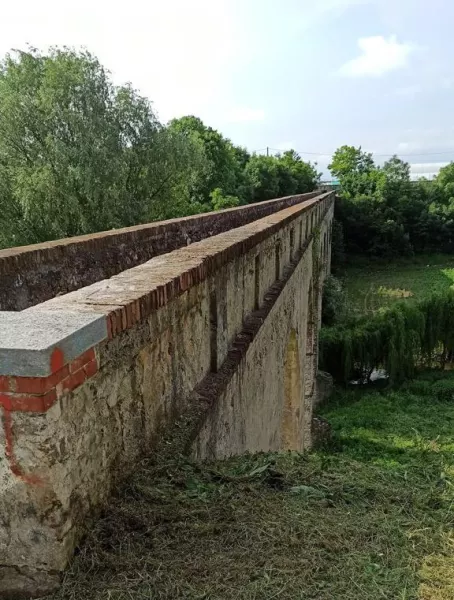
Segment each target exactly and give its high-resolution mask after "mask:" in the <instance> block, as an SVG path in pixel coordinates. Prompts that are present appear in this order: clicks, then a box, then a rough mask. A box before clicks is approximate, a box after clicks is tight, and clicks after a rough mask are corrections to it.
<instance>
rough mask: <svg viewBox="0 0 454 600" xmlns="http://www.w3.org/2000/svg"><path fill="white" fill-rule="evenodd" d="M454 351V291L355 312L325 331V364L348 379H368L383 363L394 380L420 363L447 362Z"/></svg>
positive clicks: (322, 345)
mask: <svg viewBox="0 0 454 600" xmlns="http://www.w3.org/2000/svg"><path fill="white" fill-rule="evenodd" d="M453 350H454V290H448V291H447V292H444V293H443V294H435V295H433V296H432V297H430V298H429V299H426V300H423V301H421V302H414V303H412V304H407V303H396V304H394V305H393V306H391V308H389V309H384V310H381V311H379V312H377V313H375V314H373V315H372V316H369V315H368V316H364V317H359V318H355V317H352V318H351V319H350V320H347V321H345V322H343V323H341V324H340V325H335V326H334V327H326V328H323V329H322V330H321V333H320V361H321V365H322V367H323V368H324V369H325V370H327V371H328V372H329V373H331V374H332V375H333V377H335V379H337V380H338V381H344V382H347V381H349V380H350V379H353V378H355V377H356V378H360V379H364V378H366V379H367V378H368V377H369V376H370V374H371V373H372V371H373V370H374V369H379V368H384V369H385V370H386V371H387V373H388V374H389V376H390V379H391V380H392V381H393V380H404V379H406V378H411V377H413V376H414V374H415V372H416V368H417V367H419V366H422V365H428V366H432V365H433V364H437V365H439V366H444V364H445V362H446V360H447V358H448V357H450V356H451V355H452V353H453Z"/></svg>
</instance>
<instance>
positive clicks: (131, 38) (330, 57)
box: [0, 0, 454, 179]
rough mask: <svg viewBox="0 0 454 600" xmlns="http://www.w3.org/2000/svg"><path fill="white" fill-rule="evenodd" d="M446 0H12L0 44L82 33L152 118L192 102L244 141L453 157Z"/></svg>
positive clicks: (195, 110)
mask: <svg viewBox="0 0 454 600" xmlns="http://www.w3.org/2000/svg"><path fill="white" fill-rule="evenodd" d="M453 21H454V2H453V1H452V0H431V1H430V2H427V0H148V1H145V0H128V1H127V2H118V1H117V2H112V0H110V1H107V0H90V1H88V0H77V2H74V0H71V1H67V0H39V2H37V1H36V0H15V2H8V3H6V2H5V1H4V2H3V3H2V10H1V18H0V55H2V56H3V55H4V54H5V53H7V52H8V51H10V50H11V49H14V48H16V49H25V48H26V47H27V45H28V44H30V45H31V46H34V47H36V48H39V49H40V50H46V48H48V47H49V46H52V45H58V46H62V45H66V46H70V47H75V48H79V47H84V48H86V49H88V50H90V51H91V52H92V53H93V54H95V55H96V56H97V57H98V58H99V60H100V61H101V62H102V63H103V65H104V66H105V67H106V68H107V69H109V71H110V72H111V74H112V78H113V80H114V82H115V83H117V84H122V83H125V82H131V83H132V85H133V86H134V87H135V88H136V89H138V90H139V91H140V93H142V94H143V95H145V96H147V97H148V98H150V99H151V100H152V101H153V104H154V108H155V110H156V112H157V113H158V115H159V117H160V119H161V120H162V121H164V122H165V121H167V120H169V119H171V118H174V117H180V116H183V115H188V114H194V115H196V116H198V117H200V118H201V119H202V120H203V121H204V122H205V123H206V124H207V125H211V126H212V127H215V128H216V129H219V130H220V131H221V132H222V133H223V134H224V135H226V136H227V137H229V138H230V139H231V140H232V141H233V142H234V143H235V144H238V145H242V146H245V147H247V148H248V149H249V150H250V151H261V152H264V150H265V149H266V147H269V148H270V149H271V150H270V152H276V151H277V150H287V149H289V148H293V149H295V150H297V151H298V152H299V153H300V154H301V156H302V157H303V158H304V159H305V160H311V161H312V162H317V165H318V167H319V170H320V171H322V172H323V174H324V178H326V179H327V178H329V174H328V172H327V165H328V164H329V161H330V158H331V155H332V153H333V152H334V150H335V149H336V148H338V147H339V146H341V145H343V144H351V145H355V146H359V145H360V146H362V148H363V149H364V150H367V151H370V152H373V153H374V156H375V158H376V161H377V163H382V162H383V161H385V160H386V159H387V158H389V157H390V156H391V155H392V154H398V155H399V156H401V157H402V158H404V159H405V160H407V161H408V162H409V163H410V164H411V165H412V174H413V175H414V176H417V175H418V174H425V175H426V176H431V175H432V174H433V173H436V172H437V171H438V169H439V168H440V166H443V165H444V164H446V163H447V162H449V161H451V160H454V120H453V119H452V118H450V117H451V115H452V112H453V108H452V107H453V102H452V99H453V96H454V61H453V60H452V57H453V55H454V36H452V31H451V30H452V23H453Z"/></svg>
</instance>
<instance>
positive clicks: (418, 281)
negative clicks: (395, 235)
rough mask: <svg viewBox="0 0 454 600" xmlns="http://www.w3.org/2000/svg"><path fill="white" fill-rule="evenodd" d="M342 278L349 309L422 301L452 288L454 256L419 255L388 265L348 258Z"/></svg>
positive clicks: (365, 310) (359, 311) (370, 309)
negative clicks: (433, 294) (349, 262)
mask: <svg viewBox="0 0 454 600" xmlns="http://www.w3.org/2000/svg"><path fill="white" fill-rule="evenodd" d="M342 278H343V279H344V281H345V286H346V290H347V294H348V304H349V308H351V309H352V310H353V311H355V312H356V314H367V313H371V312H374V311H376V310H378V309H379V308H381V307H386V306H389V305H390V304H392V303H393V302H396V301H399V302H413V301H414V300H423V299H424V298H427V297H428V296H430V295H431V294H432V293H434V292H441V291H443V290H446V289H449V288H450V287H454V256H451V255H430V256H419V257H416V258H414V259H401V260H396V261H393V262H392V263H388V264H386V263H383V262H375V263H374V262H372V263H371V262H369V263H367V264H365V263H362V262H361V261H356V260H354V261H353V260H352V261H351V264H350V266H347V267H346V268H345V272H344V273H343V277H342Z"/></svg>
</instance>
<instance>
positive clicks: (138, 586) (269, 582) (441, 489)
mask: <svg viewBox="0 0 454 600" xmlns="http://www.w3.org/2000/svg"><path fill="white" fill-rule="evenodd" d="M440 382H445V383H441V384H440ZM446 382H448V383H446ZM324 416H325V417H326V418H328V419H329V421H330V422H331V424H332V427H333V430H334V438H333V441H332V442H331V443H330V445H329V447H326V448H324V449H321V450H318V451H316V452H313V453H311V454H307V455H299V454H291V453H289V454H259V455H254V456H243V457H239V458H232V459H229V460H226V461H220V462H217V463H213V464H203V465H196V464H192V463H191V462H189V461H186V460H183V459H181V460H175V461H170V462H168V463H166V464H154V463H153V462H152V461H147V460H146V461H143V462H142V463H141V464H140V465H138V466H137V469H136V473H135V474H134V476H133V477H132V478H131V479H130V481H129V482H128V483H127V485H125V486H123V487H122V488H121V490H119V491H118V493H117V495H116V496H115V497H114V498H112V500H111V502H110V504H109V507H108V508H107V509H106V511H105V514H104V515H103V516H102V518H101V519H99V520H98V521H97V523H96V525H95V527H94V528H93V529H92V531H91V532H90V535H89V536H88V537H87V539H86V540H85V542H84V543H83V544H82V546H81V549H80V552H79V553H78V556H77V557H76V558H75V559H74V561H73V563H72V565H71V566H70V568H69V570H68V571H67V573H66V575H65V578H64V581H63V585H62V588H61V589H60V590H59V592H57V593H56V594H55V595H53V596H52V600H76V599H77V600H85V599H87V600H88V599H90V600H126V599H127V600H138V599H168V600H174V599H178V598H181V599H183V598H186V599H194V600H195V599H205V600H208V599H209V600H226V599H238V600H262V599H263V600H272V599H279V600H298V599H301V600H303V599H304V600H309V599H313V600H375V599H377V600H378V599H386V600H392V599H396V600H397V599H399V600H410V599H419V600H452V599H453V598H454V595H453V594H454V559H453V544H454V536H453V525H454V505H453V502H454V494H453V482H454V461H453V451H454V377H452V376H451V374H450V373H449V374H443V375H442V378H441V377H440V376H439V375H437V374H435V375H434V374H430V375H429V376H423V377H422V378H421V379H420V380H418V381H416V382H411V383H408V384H406V386H405V388H402V389H401V390H399V391H385V392H381V393H380V392H377V391H358V392H353V391H348V392H342V393H341V392H338V393H337V394H336V395H335V397H334V398H333V400H332V402H331V403H330V404H329V405H328V406H327V407H326V409H325V410H324Z"/></svg>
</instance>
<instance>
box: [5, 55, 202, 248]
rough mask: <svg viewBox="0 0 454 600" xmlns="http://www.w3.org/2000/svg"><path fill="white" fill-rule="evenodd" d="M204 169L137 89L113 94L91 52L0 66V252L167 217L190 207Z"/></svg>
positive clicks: (16, 59) (19, 58)
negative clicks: (197, 170) (195, 178)
mask: <svg viewBox="0 0 454 600" xmlns="http://www.w3.org/2000/svg"><path fill="white" fill-rule="evenodd" d="M200 160H201V159H200ZM198 163H199V156H198V154H197V148H195V147H194V145H192V144H191V141H190V140H186V139H184V138H183V137H182V136H176V135H175V134H173V133H172V132H171V131H168V130H166V129H165V128H163V127H162V126H161V125H160V123H159V122H158V121H157V119H156V117H155V115H154V113H153V111H152V109H151V105H150V103H149V101H148V100H146V99H145V98H142V97H141V96H139V95H138V94H137V93H136V92H135V91H134V90H133V89H132V88H131V87H128V86H124V87H121V88H115V87H114V86H113V85H112V84H111V83H110V81H109V79H108V74H107V72H106V71H105V70H104V69H103V67H102V66H101V65H100V64H99V62H98V61H97V60H96V59H95V58H94V57H93V56H92V55H90V54H89V53H88V52H82V53H76V52H74V51H72V50H67V49H64V50H58V49H53V50H51V51H50V53H49V54H48V55H47V56H44V55H41V54H40V53H38V52H37V51H35V50H30V51H29V52H18V53H16V54H13V55H7V57H6V58H5V60H4V61H3V62H2V63H1V65H0V181H1V182H2V183H1V184H0V185H1V187H0V232H1V233H0V243H1V245H3V246H7V245H15V244H24V243H30V242H37V241H42V240H46V239H52V238H56V237H63V236H69V235H75V234H81V233H88V232H91V231H96V230H100V229H110V228H114V227H119V226H124V225H132V224H135V223H140V222H144V221H148V220H150V219H152V218H160V217H163V216H167V213H168V210H167V208H166V207H167V206H168V205H171V204H173V203H174V202H177V203H180V205H181V204H185V203H186V204H188V203H189V194H188V189H187V186H188V182H190V181H191V177H192V175H191V172H192V170H193V169H194V165H195V164H198ZM183 210H185V209H183Z"/></svg>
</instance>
